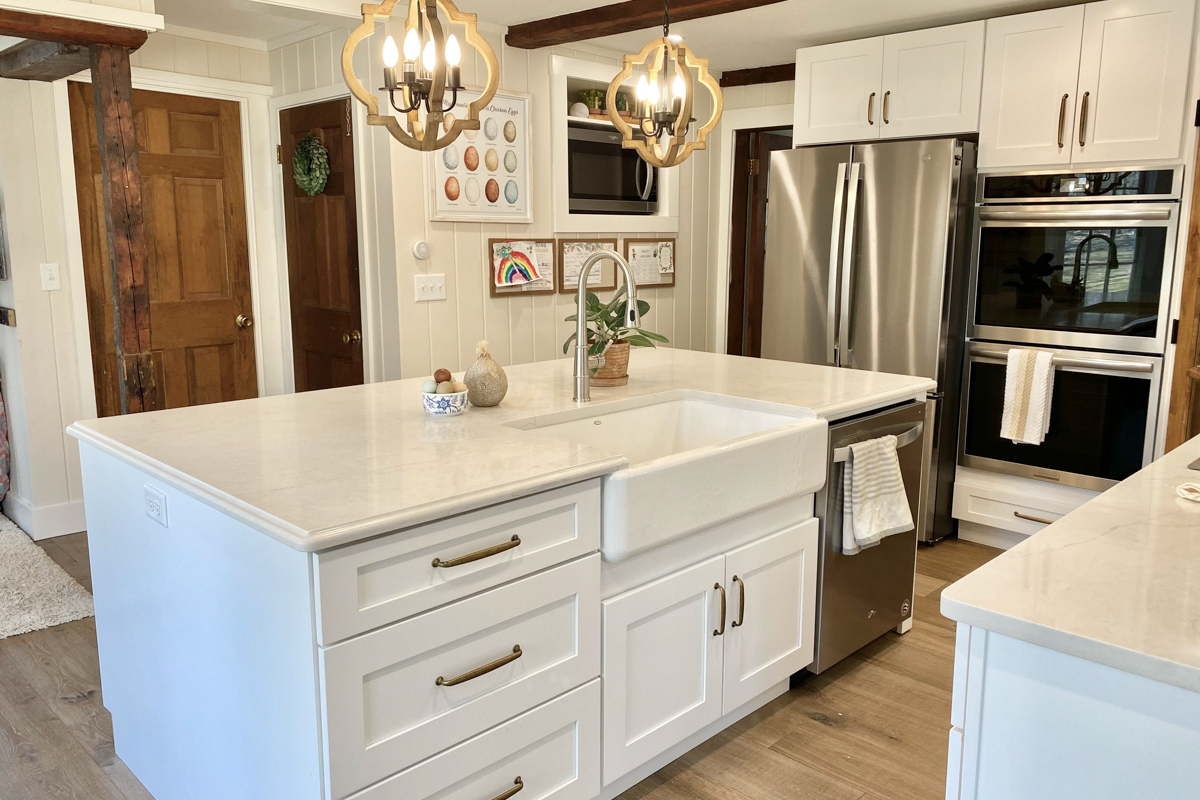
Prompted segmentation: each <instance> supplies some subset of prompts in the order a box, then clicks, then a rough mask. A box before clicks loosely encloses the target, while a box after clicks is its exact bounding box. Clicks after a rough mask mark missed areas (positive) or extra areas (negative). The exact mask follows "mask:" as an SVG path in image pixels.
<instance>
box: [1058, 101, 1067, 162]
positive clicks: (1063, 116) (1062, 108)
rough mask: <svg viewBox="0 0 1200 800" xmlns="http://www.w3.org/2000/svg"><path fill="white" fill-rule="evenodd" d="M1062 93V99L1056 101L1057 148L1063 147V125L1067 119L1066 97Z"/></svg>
mask: <svg viewBox="0 0 1200 800" xmlns="http://www.w3.org/2000/svg"><path fill="white" fill-rule="evenodd" d="M1068 96H1069V95H1065V94H1064V95H1063V96H1062V100H1061V101H1059V103H1058V149H1059V150H1062V149H1063V138H1062V137H1063V125H1064V124H1066V121H1067V97H1068Z"/></svg>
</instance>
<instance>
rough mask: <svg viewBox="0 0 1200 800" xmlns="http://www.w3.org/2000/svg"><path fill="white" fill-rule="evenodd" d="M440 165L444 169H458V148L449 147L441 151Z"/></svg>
mask: <svg viewBox="0 0 1200 800" xmlns="http://www.w3.org/2000/svg"><path fill="white" fill-rule="evenodd" d="M442 163H443V164H445V165H446V169H458V148H457V147H455V146H454V145H450V146H449V147H447V148H446V149H445V150H443V151H442Z"/></svg>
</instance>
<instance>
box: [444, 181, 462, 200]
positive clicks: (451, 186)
mask: <svg viewBox="0 0 1200 800" xmlns="http://www.w3.org/2000/svg"><path fill="white" fill-rule="evenodd" d="M458 194H459V186H458V178H455V177H454V176H453V175H451V176H450V177H449V178H446V199H447V200H457V199H458Z"/></svg>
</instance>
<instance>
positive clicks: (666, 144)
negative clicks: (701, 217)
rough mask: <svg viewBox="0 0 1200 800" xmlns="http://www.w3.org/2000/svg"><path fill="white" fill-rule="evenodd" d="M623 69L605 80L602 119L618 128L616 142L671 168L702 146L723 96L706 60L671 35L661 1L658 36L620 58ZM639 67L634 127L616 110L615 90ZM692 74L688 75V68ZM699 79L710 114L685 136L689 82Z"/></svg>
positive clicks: (689, 116) (689, 104)
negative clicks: (709, 98)
mask: <svg viewBox="0 0 1200 800" xmlns="http://www.w3.org/2000/svg"><path fill="white" fill-rule="evenodd" d="M623 63H624V68H623V69H622V70H621V72H620V73H619V74H618V75H617V77H615V78H613V81H612V83H610V84H609V85H608V118H609V119H610V120H612V123H613V125H614V126H616V128H617V130H618V131H620V133H621V146H622V147H624V148H626V149H631V150H636V151H637V152H638V155H640V156H641V157H642V160H643V161H645V162H646V163H647V164H650V165H651V166H655V167H673V166H675V165H676V164H679V163H682V162H683V161H684V160H686V159H687V157H688V156H689V155H691V154H692V151H693V150H704V149H705V148H706V147H707V146H708V145H707V139H708V134H710V133H712V131H713V129H714V128H716V127H717V123H718V122H720V120H721V110H722V109H723V108H724V105H725V101H724V98H723V97H722V96H721V87H720V85H718V83H717V82H716V80H714V79H713V77H712V75H710V74H709V73H708V59H707V58H696V57H695V56H694V55H692V51H691V50H689V49H688V48H687V45H685V44H683V40H682V38H681V37H679V36H672V35H671V10H670V6H669V5H668V0H663V35H662V38H660V39H654V40H653V41H651V42H649V43H648V44H647V45H646V46H645V47H643V48H642V50H641V52H640V53H638V54H637V55H627V56H625V57H624V59H623ZM639 68H642V69H645V74H643V75H642V76H641V77H640V78H638V82H637V109H636V120H637V128H638V129H637V131H635V130H634V126H633V125H630V124H629V122H628V121H627V120H626V119H625V118H624V117H622V116H621V115H620V114H618V113H617V102H616V101H617V91H618V90H619V89H620V88H621V86H622V84H623V83H624V82H625V81H627V80H629V79H630V78H631V77H633V73H634V70H635V69H639ZM693 69H694V70H695V71H696V77H695V78H693V77H692V70H693ZM697 81H698V82H699V83H700V85H702V86H703V87H704V88H706V89H708V92H709V94H710V95H712V107H713V112H712V116H711V117H709V119H708V121H707V122H705V123H704V124H703V125H702V126H700V127H699V128H698V129H697V130H696V137H695V139H693V140H691V141H687V134H688V132H689V131H690V130H691V128H692V124H693V123H694V122H695V121H696V120H695V119H694V118H693V117H692V109H693V105H694V103H693V101H694V97H695V92H694V89H695V85H696V82H697Z"/></svg>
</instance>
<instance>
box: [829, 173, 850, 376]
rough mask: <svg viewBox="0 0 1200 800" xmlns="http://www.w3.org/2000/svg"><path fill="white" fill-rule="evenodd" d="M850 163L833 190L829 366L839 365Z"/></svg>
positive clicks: (838, 178) (838, 177) (840, 174)
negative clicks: (840, 269)
mask: <svg viewBox="0 0 1200 800" xmlns="http://www.w3.org/2000/svg"><path fill="white" fill-rule="evenodd" d="M848 166H849V164H845V163H842V164H838V171H837V186H836V187H835V188H834V191H833V232H832V233H831V234H830V241H829V301H828V302H829V308H828V313H827V315H826V317H825V358H826V360H827V361H828V363H829V366H831V367H836V366H837V363H838V362H837V345H838V340H837V324H838V319H837V313H838V306H837V298H838V254H839V253H840V251H841V249H842V223H843V222H844V221H845V220H844V219H843V209H842V206H843V204H844V202H845V199H846V168H847V167H848Z"/></svg>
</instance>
